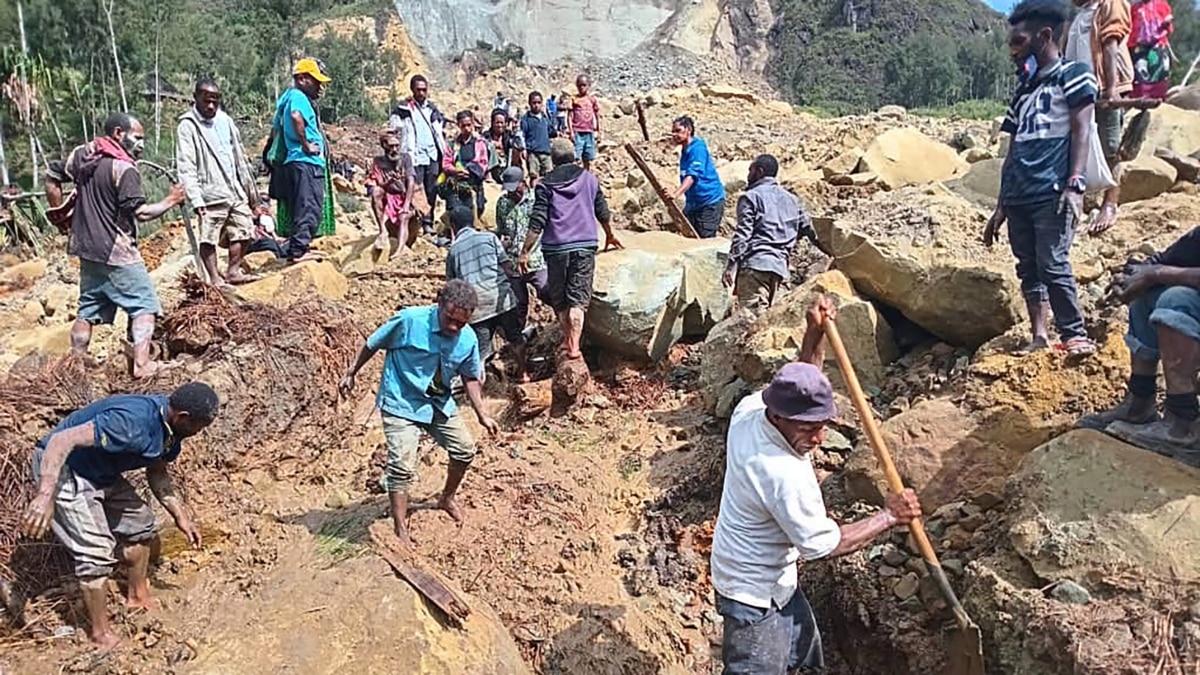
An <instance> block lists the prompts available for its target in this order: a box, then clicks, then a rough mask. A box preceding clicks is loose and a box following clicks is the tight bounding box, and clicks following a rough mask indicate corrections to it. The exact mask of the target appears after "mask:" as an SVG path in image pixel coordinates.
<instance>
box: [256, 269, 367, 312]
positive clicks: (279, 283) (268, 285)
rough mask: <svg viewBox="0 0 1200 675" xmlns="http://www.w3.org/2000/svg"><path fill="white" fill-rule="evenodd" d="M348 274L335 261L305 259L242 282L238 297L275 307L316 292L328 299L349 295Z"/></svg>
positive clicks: (338, 298) (317, 294) (286, 304)
mask: <svg viewBox="0 0 1200 675" xmlns="http://www.w3.org/2000/svg"><path fill="white" fill-rule="evenodd" d="M348 289H349V285H348V284H347V282H346V277H344V276H342V273H341V272H339V271H338V269H337V267H335V266H334V264H333V263H331V262H329V261H327V260H323V261H319V262H305V263H300V264H298V265H292V266H288V267H284V268H283V269H282V270H279V271H278V272H274V271H273V272H270V273H268V274H267V275H266V276H265V277H263V278H262V279H259V280H258V281H255V282H252V283H249V284H245V285H243V286H239V287H238V289H237V295H238V297H240V298H242V299H244V300H249V301H251V302H258V303H262V304H264V305H272V306H274V307H281V308H282V307H286V306H288V305H290V304H292V303H293V302H296V301H300V300H304V299H307V298H311V297H313V296H314V295H315V296H318V297H322V298H325V299H328V300H341V299H342V298H344V297H346V291H347V290H348Z"/></svg>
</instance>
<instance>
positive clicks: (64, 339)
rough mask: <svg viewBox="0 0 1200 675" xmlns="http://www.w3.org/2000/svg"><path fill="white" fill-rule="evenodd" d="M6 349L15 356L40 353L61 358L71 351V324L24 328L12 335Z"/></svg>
mask: <svg viewBox="0 0 1200 675" xmlns="http://www.w3.org/2000/svg"><path fill="white" fill-rule="evenodd" d="M8 349H9V351H11V352H14V353H17V354H22V355H24V354H28V353H29V352H41V353H43V354H46V355H47V356H63V355H65V354H66V353H67V352H69V351H71V324H70V323H56V324H54V325H53V326H36V327H33V328H24V329H21V330H19V331H17V332H16V334H14V335H13V337H12V340H10V341H9V343H8Z"/></svg>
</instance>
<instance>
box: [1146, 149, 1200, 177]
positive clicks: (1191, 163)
mask: <svg viewBox="0 0 1200 675" xmlns="http://www.w3.org/2000/svg"><path fill="white" fill-rule="evenodd" d="M1197 154H1200V153H1197ZM1154 156H1155V157H1157V158H1159V159H1161V160H1163V161H1164V162H1166V163H1167V164H1170V165H1171V166H1173V167H1175V174H1176V175H1175V177H1176V179H1177V180H1181V181H1184V182H1186V183H1195V182H1197V181H1198V180H1200V158H1197V157H1196V156H1195V155H1192V156H1190V157H1189V156H1185V155H1181V154H1179V153H1177V152H1175V151H1174V150H1171V149H1170V148H1158V149H1156V150H1155V151H1154Z"/></svg>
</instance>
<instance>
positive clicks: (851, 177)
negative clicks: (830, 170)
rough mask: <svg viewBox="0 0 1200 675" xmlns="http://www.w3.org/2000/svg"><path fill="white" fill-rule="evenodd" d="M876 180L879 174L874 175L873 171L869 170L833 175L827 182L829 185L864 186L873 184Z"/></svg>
mask: <svg viewBox="0 0 1200 675" xmlns="http://www.w3.org/2000/svg"><path fill="white" fill-rule="evenodd" d="M877 180H879V176H877V175H875V174H874V173H872V172H870V171H860V172H859V173H852V174H847V175H841V176H833V177H832V178H830V179H829V183H830V185H839V186H855V187H865V186H867V185H873V184H874V183H875V182H876V181H877Z"/></svg>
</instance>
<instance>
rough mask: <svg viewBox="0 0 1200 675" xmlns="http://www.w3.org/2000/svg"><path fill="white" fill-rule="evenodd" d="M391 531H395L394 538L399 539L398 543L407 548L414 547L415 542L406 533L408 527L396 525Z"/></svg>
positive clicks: (415, 545)
mask: <svg viewBox="0 0 1200 675" xmlns="http://www.w3.org/2000/svg"><path fill="white" fill-rule="evenodd" d="M393 531H394V532H395V533H396V538H397V539H399V540H400V545H401V546H403V547H404V548H407V549H415V548H416V547H417V544H416V542H414V541H413V540H412V537H410V536H409V535H408V528H407V527H401V526H399V525H397V526H396V527H395V528H394V529H393Z"/></svg>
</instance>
